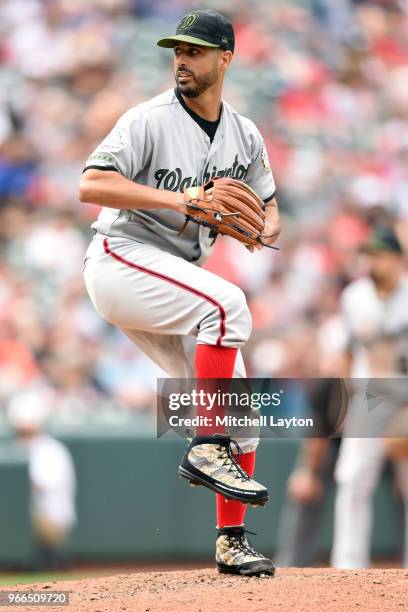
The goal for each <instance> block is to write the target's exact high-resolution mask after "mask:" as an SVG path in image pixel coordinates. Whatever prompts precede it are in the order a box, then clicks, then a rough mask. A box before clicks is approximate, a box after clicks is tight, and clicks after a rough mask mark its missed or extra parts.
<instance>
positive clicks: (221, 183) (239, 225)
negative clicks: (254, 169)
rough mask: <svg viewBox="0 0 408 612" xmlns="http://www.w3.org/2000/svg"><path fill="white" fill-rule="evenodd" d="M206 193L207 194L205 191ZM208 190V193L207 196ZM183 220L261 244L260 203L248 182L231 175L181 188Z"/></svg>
mask: <svg viewBox="0 0 408 612" xmlns="http://www.w3.org/2000/svg"><path fill="white" fill-rule="evenodd" d="M206 192H207V193H206ZM208 192H209V193H210V194H211V195H208ZM184 203H185V205H186V210H187V212H186V222H185V223H184V225H183V227H182V228H181V230H180V232H179V233H180V234H181V233H183V231H184V230H185V228H186V225H187V223H188V222H189V221H193V223H197V224H198V225H204V227H208V228H209V229H210V230H211V231H212V232H214V233H216V234H223V235H224V236H232V238H235V239H236V240H239V242H242V243H243V244H244V245H245V246H251V245H256V244H262V245H263V246H268V247H270V248H272V249H276V247H273V246H271V245H268V244H265V243H264V242H263V238H266V237H267V236H263V235H262V232H263V231H264V228H265V211H264V203H263V202H262V200H261V199H260V198H259V197H258V196H257V194H256V193H255V191H253V190H252V189H251V188H250V187H248V185H246V184H245V183H243V182H242V181H238V180H237V179H233V178H214V179H211V180H210V181H208V183H206V184H205V185H201V186H199V187H189V188H188V189H186V190H185V191H184Z"/></svg>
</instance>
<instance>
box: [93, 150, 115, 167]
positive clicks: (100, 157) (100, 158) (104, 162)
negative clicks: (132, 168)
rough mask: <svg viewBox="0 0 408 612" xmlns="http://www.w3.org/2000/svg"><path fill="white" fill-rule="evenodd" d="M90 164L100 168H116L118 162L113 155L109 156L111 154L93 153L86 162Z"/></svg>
mask: <svg viewBox="0 0 408 612" xmlns="http://www.w3.org/2000/svg"><path fill="white" fill-rule="evenodd" d="M86 164H87V165H89V164H96V165H98V166H115V167H116V160H115V158H114V157H113V155H109V153H93V154H92V155H91V156H90V157H89V158H88V160H87V162H86Z"/></svg>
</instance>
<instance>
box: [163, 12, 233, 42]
mask: <svg viewBox="0 0 408 612" xmlns="http://www.w3.org/2000/svg"><path fill="white" fill-rule="evenodd" d="M180 42H185V43H189V44H191V45H199V46H201V47H219V48H221V49H225V50H227V51H232V52H234V47H235V36H234V29H233V27H232V23H231V21H230V20H229V19H227V17H224V15H220V14H219V13H216V12H215V11H210V10H197V11H191V12H190V13H187V15H184V17H183V18H182V19H181V21H180V23H179V24H178V26H177V30H176V34H175V35H174V36H168V37H166V38H162V39H160V40H158V41H157V44H158V46H159V47H167V48H168V49H171V48H173V47H175V46H176V45H177V44H178V43H180Z"/></svg>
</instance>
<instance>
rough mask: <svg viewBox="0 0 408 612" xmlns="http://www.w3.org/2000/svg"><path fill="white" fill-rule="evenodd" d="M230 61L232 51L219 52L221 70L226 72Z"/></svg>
mask: <svg viewBox="0 0 408 612" xmlns="http://www.w3.org/2000/svg"><path fill="white" fill-rule="evenodd" d="M231 61H232V51H224V50H223V49H222V50H221V68H222V69H223V70H227V68H228V66H229V65H230V63H231Z"/></svg>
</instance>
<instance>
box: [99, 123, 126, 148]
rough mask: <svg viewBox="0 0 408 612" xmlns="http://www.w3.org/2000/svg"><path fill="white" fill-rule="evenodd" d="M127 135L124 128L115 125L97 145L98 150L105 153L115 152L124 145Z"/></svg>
mask: <svg viewBox="0 0 408 612" xmlns="http://www.w3.org/2000/svg"><path fill="white" fill-rule="evenodd" d="M127 143H128V136H127V132H126V130H124V129H123V128H121V127H115V128H113V130H112V131H111V133H110V134H109V135H108V136H107V137H106V138H105V140H103V141H102V143H101V144H100V145H99V147H98V151H101V152H103V153H104V152H106V153H117V152H118V151H121V150H122V149H124V148H125V147H126V145H127Z"/></svg>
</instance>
